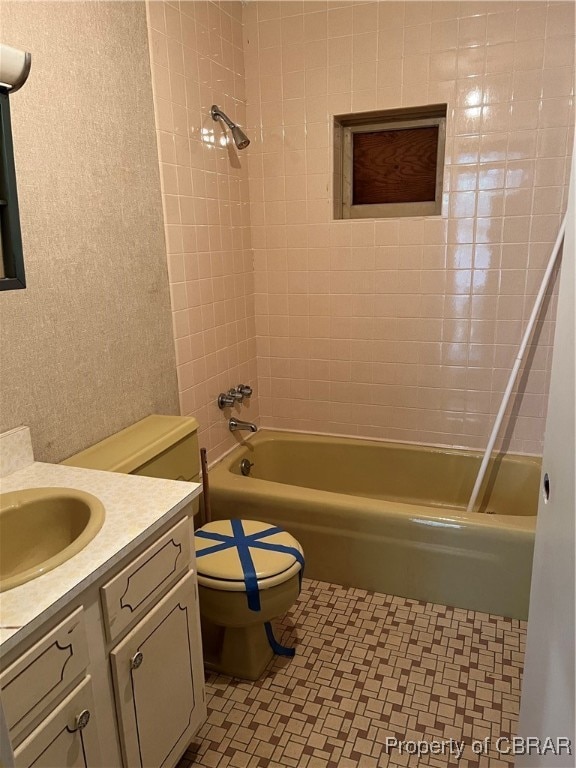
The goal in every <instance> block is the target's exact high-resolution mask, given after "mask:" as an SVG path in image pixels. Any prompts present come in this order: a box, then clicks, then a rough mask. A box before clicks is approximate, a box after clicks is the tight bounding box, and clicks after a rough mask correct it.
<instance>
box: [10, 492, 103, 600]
mask: <svg viewBox="0 0 576 768" xmlns="http://www.w3.org/2000/svg"><path fill="white" fill-rule="evenodd" d="M103 523H104V506H103V505H102V502H101V501H99V499H97V498H96V497H95V496H92V494H90V493H86V492H84V491H77V490H74V489H72V488H30V489H27V490H22V491H12V492H10V493H2V494H0V592H5V591H6V590H7V589H12V587H17V586H18V585H20V584H24V583H25V582H27V581H30V580H31V579H35V578H37V577H38V576H41V575H42V574H43V573H46V571H50V570H52V568H56V567H57V566H58V565H61V564H62V563H64V562H66V560H69V559H70V558H71V557H72V556H73V555H75V554H77V553H78V552H80V550H81V549H83V548H84V547H85V546H86V545H87V544H88V543H89V542H90V541H92V539H93V538H94V536H96V534H97V533H98V531H99V530H100V528H102V524H103Z"/></svg>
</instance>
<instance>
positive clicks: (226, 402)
mask: <svg viewBox="0 0 576 768" xmlns="http://www.w3.org/2000/svg"><path fill="white" fill-rule="evenodd" d="M234 403H235V399H234V398H233V397H232V396H231V395H230V394H228V395H227V394H226V393H225V392H220V394H219V395H218V408H220V410H221V411H222V410H224V408H230V407H232V406H233V405H234Z"/></svg>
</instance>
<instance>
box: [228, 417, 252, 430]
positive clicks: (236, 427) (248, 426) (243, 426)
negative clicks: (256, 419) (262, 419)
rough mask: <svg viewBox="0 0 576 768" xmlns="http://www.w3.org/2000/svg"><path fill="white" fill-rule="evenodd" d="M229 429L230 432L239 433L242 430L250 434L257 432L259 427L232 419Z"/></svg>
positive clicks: (248, 422)
mask: <svg viewBox="0 0 576 768" xmlns="http://www.w3.org/2000/svg"><path fill="white" fill-rule="evenodd" d="M228 429H229V430H230V432H237V431H238V430H240V429H248V430H249V431H250V432H256V431H257V429H258V427H257V426H256V424H252V422H251V421H240V419H235V418H234V417H232V418H231V419H230V421H229V422H228Z"/></svg>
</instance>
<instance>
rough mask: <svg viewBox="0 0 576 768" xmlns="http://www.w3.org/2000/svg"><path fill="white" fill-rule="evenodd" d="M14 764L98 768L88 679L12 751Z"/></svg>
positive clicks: (17, 766)
mask: <svg viewBox="0 0 576 768" xmlns="http://www.w3.org/2000/svg"><path fill="white" fill-rule="evenodd" d="M14 765H15V768H31V767H32V766H34V768H55V767H56V766H58V768H99V766H100V765H101V760H100V744H99V740H98V733H97V730H96V717H95V713H94V698H93V696H92V688H91V685H90V677H87V678H86V679H85V680H83V681H82V682H81V683H80V685H79V686H78V687H77V688H75V689H74V690H73V691H72V693H71V694H70V695H69V696H67V697H66V698H65V699H64V701H63V702H62V703H61V704H59V705H58V706H57V707H56V709H55V710H54V711H53V712H51V713H50V715H49V716H48V717H47V718H46V720H44V721H43V723H42V725H40V726H39V727H38V728H36V730H35V731H32V733H31V734H30V736H28V738H27V739H25V741H23V742H22V744H20V746H19V747H18V749H17V750H16V751H15V752H14Z"/></svg>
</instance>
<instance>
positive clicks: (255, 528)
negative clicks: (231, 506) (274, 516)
mask: <svg viewBox="0 0 576 768" xmlns="http://www.w3.org/2000/svg"><path fill="white" fill-rule="evenodd" d="M194 546H195V549H196V558H197V561H196V568H197V575H198V583H199V584H201V585H202V586H204V587H208V588H209V589H219V590H222V591H226V592H246V591H248V590H247V572H248V571H249V572H250V573H251V574H252V583H253V584H254V587H256V586H257V590H258V591H261V590H265V589H270V588H271V587H275V586H277V585H278V584H282V583H283V582H285V581H288V580H289V579H291V578H292V577H293V576H294V575H295V574H297V573H299V572H300V571H301V570H302V567H303V564H304V553H303V550H302V547H301V546H300V544H299V543H298V541H296V539H295V538H294V537H293V536H291V535H290V534H289V533H287V532H286V531H284V530H282V529H281V528H278V527H277V526H274V525H272V524H271V523H263V522H261V521H260V520H215V521H213V522H210V523H207V524H206V525H203V526H202V527H201V528H199V529H198V530H197V531H196V533H195V536H194ZM246 553H248V557H246Z"/></svg>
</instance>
